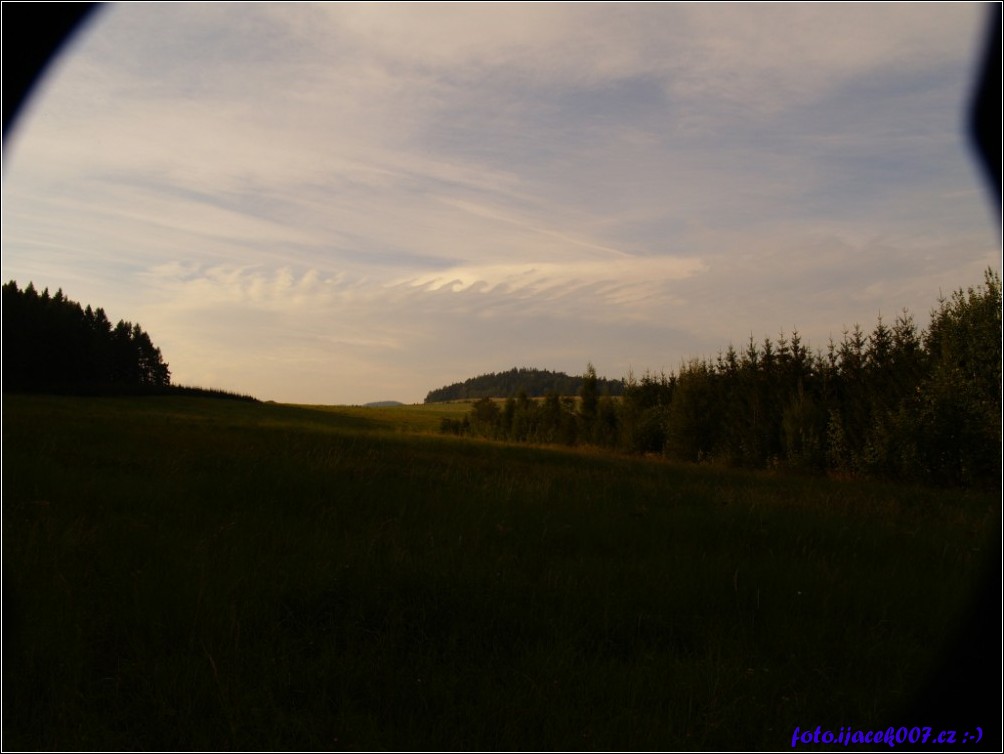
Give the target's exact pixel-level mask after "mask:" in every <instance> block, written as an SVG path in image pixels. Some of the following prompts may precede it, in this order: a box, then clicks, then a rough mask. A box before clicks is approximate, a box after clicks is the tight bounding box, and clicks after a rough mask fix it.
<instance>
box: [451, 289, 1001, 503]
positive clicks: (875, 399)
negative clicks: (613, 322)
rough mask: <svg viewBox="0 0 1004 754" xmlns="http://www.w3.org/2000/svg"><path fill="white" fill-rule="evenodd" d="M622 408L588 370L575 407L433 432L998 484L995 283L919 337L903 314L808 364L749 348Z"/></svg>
mask: <svg viewBox="0 0 1004 754" xmlns="http://www.w3.org/2000/svg"><path fill="white" fill-rule="evenodd" d="M622 388H623V389H622V395H621V397H620V398H615V397H614V394H613V392H612V391H607V390H605V389H603V388H602V387H601V385H600V382H599V380H598V379H597V377H596V372H595V370H594V369H593V368H592V366H590V367H589V368H588V369H587V370H586V374H585V375H584V376H583V379H582V384H581V386H580V388H579V390H578V396H577V399H573V398H567V397H564V398H563V397H561V395H560V394H559V393H558V392H557V391H551V392H550V393H549V394H548V395H547V396H546V398H544V400H542V401H540V400H532V399H531V398H532V396H530V394H529V393H528V392H522V393H519V394H518V395H516V396H513V397H509V398H508V399H507V400H505V401H504V402H499V401H492V400H490V399H488V398H483V399H482V400H480V401H478V402H477V403H476V404H475V405H474V406H473V408H472V410H471V413H470V414H469V415H468V416H466V417H465V418H464V419H463V420H460V421H458V420H444V422H443V431H445V432H450V433H456V434H471V435H479V436H484V437H493V438H497V439H505V440H513V441H528V442H540V443H554V442H558V443H568V444H595V445H599V446H604V447H611V448H617V449H621V450H626V451H633V452H643V453H658V454H663V455H665V456H667V457H670V458H674V459H680V460H687V461H708V462H719V463H723V464H727V465H730V466H740V467H747V468H760V469H762V468H777V467H788V468H796V469H801V470H807V471H816V472H823V471H828V472H832V473H842V474H848V475H867V476H878V477H887V478H896V479H904V480H915V481H925V482H929V483H933V484H939V485H981V486H983V485H991V484H999V483H1000V476H1001V281H1000V277H999V276H998V275H997V274H996V273H994V272H993V271H991V270H987V272H986V273H985V276H984V281H983V284H982V285H980V286H977V287H975V288H969V289H968V290H966V291H963V290H958V291H956V292H955V293H954V294H953V295H952V296H951V297H950V298H944V297H943V298H941V299H940V300H939V302H938V306H937V308H936V309H935V310H934V311H933V312H932V313H931V323H930V326H929V327H928V329H927V330H926V331H921V332H919V331H918V330H917V327H916V325H915V323H914V320H913V317H912V316H911V315H910V314H909V313H908V312H906V311H904V312H903V313H902V314H900V315H899V316H898V317H897V318H896V320H895V322H893V323H892V324H887V323H886V322H884V321H883V320H882V319H881V318H879V320H878V322H877V324H876V325H875V328H874V329H873V330H872V332H871V333H870V334H866V333H865V332H864V331H863V330H862V329H861V328H860V327H859V326H855V327H854V328H853V330H850V331H845V332H844V333H843V337H842V339H841V340H840V342H834V341H833V340H832V339H831V341H830V342H829V344H828V347H827V349H826V351H825V352H823V351H816V352H811V351H810V350H809V346H808V345H807V344H805V343H803V342H802V339H801V337H800V336H799V334H798V332H797V330H796V331H793V332H792V333H791V334H789V335H787V336H786V335H784V334H783V333H782V334H781V335H780V336H779V337H778V339H777V340H776V341H772V340H771V339H770V338H765V339H764V340H763V342H760V343H758V342H755V341H754V340H753V339H752V338H751V339H750V341H749V342H748V343H747V344H746V345H745V347H743V348H742V349H741V350H736V349H735V348H734V347H733V346H731V345H730V346H729V347H728V348H727V349H726V350H725V351H724V352H722V353H719V354H718V355H717V357H716V358H713V359H708V358H704V359H692V360H691V361H689V362H687V363H685V364H683V365H682V366H681V367H680V370H679V372H678V373H672V374H669V375H667V374H659V375H653V374H645V375H644V376H642V377H641V378H640V379H636V378H635V377H634V376H628V377H627V378H626V379H624V380H623V383H622Z"/></svg>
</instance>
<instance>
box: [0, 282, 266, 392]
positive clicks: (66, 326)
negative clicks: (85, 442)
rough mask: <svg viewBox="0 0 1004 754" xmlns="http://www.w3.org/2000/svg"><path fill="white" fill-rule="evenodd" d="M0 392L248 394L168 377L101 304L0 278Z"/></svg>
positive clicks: (141, 340) (130, 328)
mask: <svg viewBox="0 0 1004 754" xmlns="http://www.w3.org/2000/svg"><path fill="white" fill-rule="evenodd" d="M2 295H3V390H4V392H32V393H71V394H75V395H187V396H193V397H203V398H228V399H236V400H244V401H256V400H257V399H256V398H254V397H252V396H249V395H240V394H237V393H232V392H229V391H226V390H218V389H215V388H203V387H189V386H182V385H173V384H171V370H170V369H169V368H168V365H167V364H166V363H165V362H164V359H163V356H162V355H161V352H160V349H159V348H157V347H156V346H154V344H153V341H152V340H151V339H150V336H149V335H148V334H147V333H146V332H145V331H144V330H143V328H142V327H140V326H139V325H138V324H133V323H132V322H126V321H125V320H119V322H118V323H117V324H116V325H114V326H113V325H112V323H111V321H110V320H109V319H108V316H107V315H106V314H105V311H104V309H101V308H98V309H92V308H91V307H90V306H89V305H88V306H87V307H86V308H82V307H81V306H80V304H78V303H77V302H76V301H72V300H70V299H69V298H67V297H66V296H65V295H64V294H63V291H62V289H60V290H58V291H56V293H55V294H53V295H50V294H49V289H48V288H46V289H45V290H43V291H42V292H41V293H39V292H38V291H37V290H36V289H35V286H34V284H33V283H28V286H27V287H26V288H25V289H24V290H21V289H19V288H18V285H17V282H15V281H13V280H12V281H11V282H9V283H6V284H5V285H4V286H3V293H2Z"/></svg>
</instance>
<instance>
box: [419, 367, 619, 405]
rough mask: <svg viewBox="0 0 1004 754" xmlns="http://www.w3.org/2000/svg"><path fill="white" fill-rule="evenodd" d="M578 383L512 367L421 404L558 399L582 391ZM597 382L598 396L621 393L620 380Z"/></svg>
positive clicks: (563, 376)
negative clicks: (521, 395)
mask: <svg viewBox="0 0 1004 754" xmlns="http://www.w3.org/2000/svg"><path fill="white" fill-rule="evenodd" d="M582 380H583V378H582V377H581V376H576V377H572V376H569V375H567V374H565V373H564V372H551V371H548V370H547V369H528V368H526V367H521V368H516V367H513V368H512V369H510V370H509V371H508V372H497V373H496V372H490V373H488V374H483V375H481V376H479V377H471V378H470V379H468V380H465V381H464V382H455V383H453V384H452V385H447V386H445V387H441V388H439V389H438V390H430V391H429V394H428V395H427V396H426V397H425V402H426V403H442V402H444V401H458V400H467V399H474V398H509V397H512V396H516V395H518V394H519V393H526V395H527V397H530V398H540V397H543V396H545V395H548V394H549V393H553V394H557V395H559V396H562V395H578V393H579V391H580V390H582ZM597 383H598V385H597V386H598V390H599V392H600V393H604V392H607V391H609V393H610V395H621V394H622V393H623V391H624V384H623V382H622V381H621V380H607V379H603V378H599V379H598V380H597Z"/></svg>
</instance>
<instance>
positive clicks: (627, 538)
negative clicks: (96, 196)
mask: <svg viewBox="0 0 1004 754" xmlns="http://www.w3.org/2000/svg"><path fill="white" fill-rule="evenodd" d="M467 409H468V407H467V406H466V405H464V404H446V405H432V406H404V407H392V408H343V407H306V406H288V405H278V404H249V403H242V402H236V401H225V400H209V399H199V398H176V397H163V398H118V399H114V398H104V399H97V398H56V397H28V396H5V397H4V401H3V594H4V596H3V600H4V604H3V608H4V611H3V627H4V694H3V744H4V748H5V749H12V748H14V749H77V748H80V749H192V748H199V749H290V748H303V749H367V750H373V749H394V750H402V749H404V750H412V749H563V750H569V749H571V750H577V749H635V750H637V749H710V748H716V747H724V748H742V749H747V748H749V749H781V748H789V747H790V746H791V736H792V731H793V729H794V727H795V726H800V727H802V728H803V729H804V728H812V729H814V728H815V727H816V726H817V725H821V726H823V727H824V728H826V727H827V726H829V727H831V728H833V729H834V730H838V729H839V728H840V727H841V726H848V725H849V726H854V727H855V728H860V729H868V728H882V729H885V728H886V727H888V726H898V725H903V724H908V723H907V722H906V720H905V719H904V718H903V716H902V715H903V710H905V709H907V708H908V707H909V705H910V704H911V701H912V699H913V696H914V695H915V693H916V692H917V690H918V689H919V688H920V687H921V686H922V685H923V684H924V683H925V682H926V680H927V678H928V676H929V674H930V672H931V671H932V668H933V663H934V662H935V661H936V660H938V659H939V658H940V656H941V647H942V646H943V645H944V643H945V641H946V640H947V638H948V636H949V635H950V632H951V631H952V630H953V628H954V627H955V624H956V622H957V620H958V618H959V616H960V615H962V613H963V610H964V609H965V608H966V606H967V605H968V604H969V603H970V602H971V600H972V598H973V590H974V588H975V584H976V580H977V578H978V575H979V573H980V570H981V566H982V564H983V562H984V560H985V558H986V556H987V552H988V550H992V547H993V544H992V543H993V542H996V541H999V536H1000V505H999V503H1000V498H999V494H998V493H997V492H996V491H991V492H988V493H977V492H967V491H960V490H951V491H948V490H934V489H925V488H920V487H907V486H895V485H890V484H883V483H876V482H862V481H855V480H833V479H825V478H818V477H817V478H812V477H801V476H791V475H777V474H768V473H752V472H741V471H734V470H728V469H722V468H714V467H707V466H697V465H693V466H689V465H679V464H672V463H668V462H665V461H663V460H660V459H646V458H637V457H626V456H616V455H612V454H605V453H601V452H599V451H594V450H589V449H565V448H539V447H529V446H526V445H506V444H501V443H493V442H488V441H480V440H473V439H463V438H457V437H448V436H443V435H439V434H438V433H437V430H438V427H439V423H440V419H441V418H442V417H443V416H444V415H449V416H452V417H454V418H460V417H461V416H462V415H463V414H464V413H465V412H466V411H467ZM989 649H992V648H989ZM991 656H992V657H996V654H995V653H992V654H991ZM923 722H924V721H914V723H909V724H922V723H923ZM992 724H993V723H992V721H987V725H992Z"/></svg>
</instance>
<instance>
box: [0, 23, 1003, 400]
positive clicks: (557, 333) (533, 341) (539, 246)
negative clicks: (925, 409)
mask: <svg viewBox="0 0 1004 754" xmlns="http://www.w3.org/2000/svg"><path fill="white" fill-rule="evenodd" d="M982 13H983V7H982V6H980V5H967V4H956V3H953V4H926V5H921V6H897V5H827V4H823V5H818V4H811V5H791V4H785V5H731V4H715V5H701V4H695V5H685V4H684V5H676V4H665V5H662V4H655V5H647V4H639V5H635V4H616V5H610V4H551V3H533V4H526V5H522V4H520V5H507V4H486V3H472V4H444V5H438V4H420V5H418V4H400V5H398V4H387V3H376V4H344V3H338V4H289V3H276V4H267V3H266V4H213V3H207V4H181V5H173V4H136V5H128V4H127V5H122V6H110V7H108V8H106V9H105V10H103V11H102V12H101V14H99V17H98V21H97V22H96V23H95V24H94V25H93V27H92V28H91V29H89V30H88V32H87V33H86V34H85V35H84V36H83V37H82V38H81V39H80V41H79V42H78V44H77V45H76V46H75V48H74V50H73V54H72V55H71V56H70V57H69V58H67V59H66V60H65V61H64V62H63V63H62V65H61V66H60V67H59V68H58V75H56V76H54V77H53V78H52V79H51V81H50V82H49V83H48V84H47V86H46V87H45V89H44V92H43V93H42V95H41V97H40V99H39V100H38V102H37V103H36V105H35V107H34V108H33V109H32V110H31V112H30V117H29V118H28V119H27V120H26V121H25V123H24V125H23V127H22V128H21V129H20V131H19V133H18V137H17V140H16V144H15V148H14V149H13V150H11V151H10V152H9V159H8V162H7V165H6V166H5V169H6V174H5V184H4V222H3V234H4V240H3V244H4V249H3V269H4V272H3V274H4V276H5V278H15V279H19V280H27V279H34V280H36V282H37V283H38V284H41V285H50V286H62V287H64V289H66V291H67V293H68V295H70V296H72V297H74V298H77V299H79V300H82V301H85V302H88V303H94V304H96V305H101V306H104V307H105V308H106V309H107V310H108V311H109V314H110V315H111V316H113V317H114V316H121V317H124V318H129V319H132V320H138V321H141V322H142V323H143V325H144V327H145V328H146V329H148V331H149V332H150V333H151V335H152V337H154V340H155V342H157V343H158V345H160V346H161V347H162V349H163V350H164V352H165V354H166V356H167V358H168V360H169V361H170V362H171V366H172V369H173V370H174V374H175V377H176V378H177V379H178V380H182V381H184V380H187V381H192V382H200V383H203V384H206V383H218V384H220V386H221V387H233V388H235V389H242V390H246V391H248V392H254V393H256V394H260V395H261V396H262V397H264V398H274V399H279V400H290V401H308V402H353V401H365V400H371V399H380V398H397V399H400V400H420V399H421V398H422V397H423V396H424V394H425V392H426V391H427V390H428V389H431V388H433V387H438V386H440V385H442V384H445V383H447V382H450V381H452V380H455V379H461V378H464V377H467V376H471V375H472V374H474V373H478V372H481V371H485V370H489V369H504V368H507V367H509V366H512V365H514V364H520V365H534V366H542V367H548V368H558V369H567V370H572V371H575V370H579V369H582V368H583V366H584V364H585V363H586V361H588V360H592V361H593V362H594V363H595V364H596V365H597V367H599V368H602V369H605V370H606V372H607V374H609V375H610V376H620V375H622V374H624V373H625V372H626V370H627V368H628V367H633V368H634V369H635V370H642V369H645V368H647V367H651V368H656V369H658V368H674V367H675V366H677V365H678V363H679V360H680V359H681V358H684V357H686V356H689V355H698V354H703V353H713V352H715V351H716V350H717V349H718V348H722V347H724V346H725V345H727V342H728V340H742V339H745V338H746V337H748V336H749V334H750V333H752V334H753V335H754V336H755V337H757V338H758V339H759V338H761V337H762V336H763V335H765V334H774V333H776V332H777V330H779V329H781V328H786V329H790V328H791V327H793V326H797V327H799V329H800V331H802V333H803V335H804V336H806V337H808V338H809V339H810V340H811V341H812V342H813V343H814V344H817V345H820V346H822V345H823V341H824V340H825V338H826V337H827V335H828V334H829V333H830V332H831V331H834V330H839V328H840V327H841V326H843V325H845V324H853V322H855V321H862V320H863V321H865V322H870V321H871V320H872V319H873V318H874V316H875V315H876V314H877V313H878V311H879V310H882V311H883V312H886V311H889V312H890V313H891V312H892V311H898V309H899V308H900V307H902V306H907V307H910V308H911V309H912V310H913V311H914V312H915V313H918V314H926V311H927V309H928V307H929V306H930V305H931V303H932V302H933V297H935V296H936V295H937V291H938V289H939V288H940V289H944V290H950V289H952V288H953V287H956V286H959V285H965V284H968V283H970V282H972V281H973V280H974V279H976V278H978V275H979V272H980V271H981V269H982V268H983V267H985V266H986V265H987V264H999V238H997V237H996V236H995V233H994V231H993V227H992V225H990V223H989V222H988V219H989V218H988V216H987V213H986V210H985V207H984V206H983V204H982V203H981V201H980V199H979V194H978V193H974V191H978V190H979V186H978V184H977V180H976V177H975V172H974V170H973V168H972V165H971V162H970V158H969V157H968V156H967V153H966V151H965V145H964V143H963V140H962V138H961V133H960V128H959V127H960V118H961V113H962V106H963V103H964V98H965V97H966V96H967V94H968V91H969V84H968V80H969V76H970V74H971V71H972V65H973V60H974V56H975V53H976V44H977V43H978V41H979V39H980V24H981V21H982ZM7 156H8V155H5V157H7Z"/></svg>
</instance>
